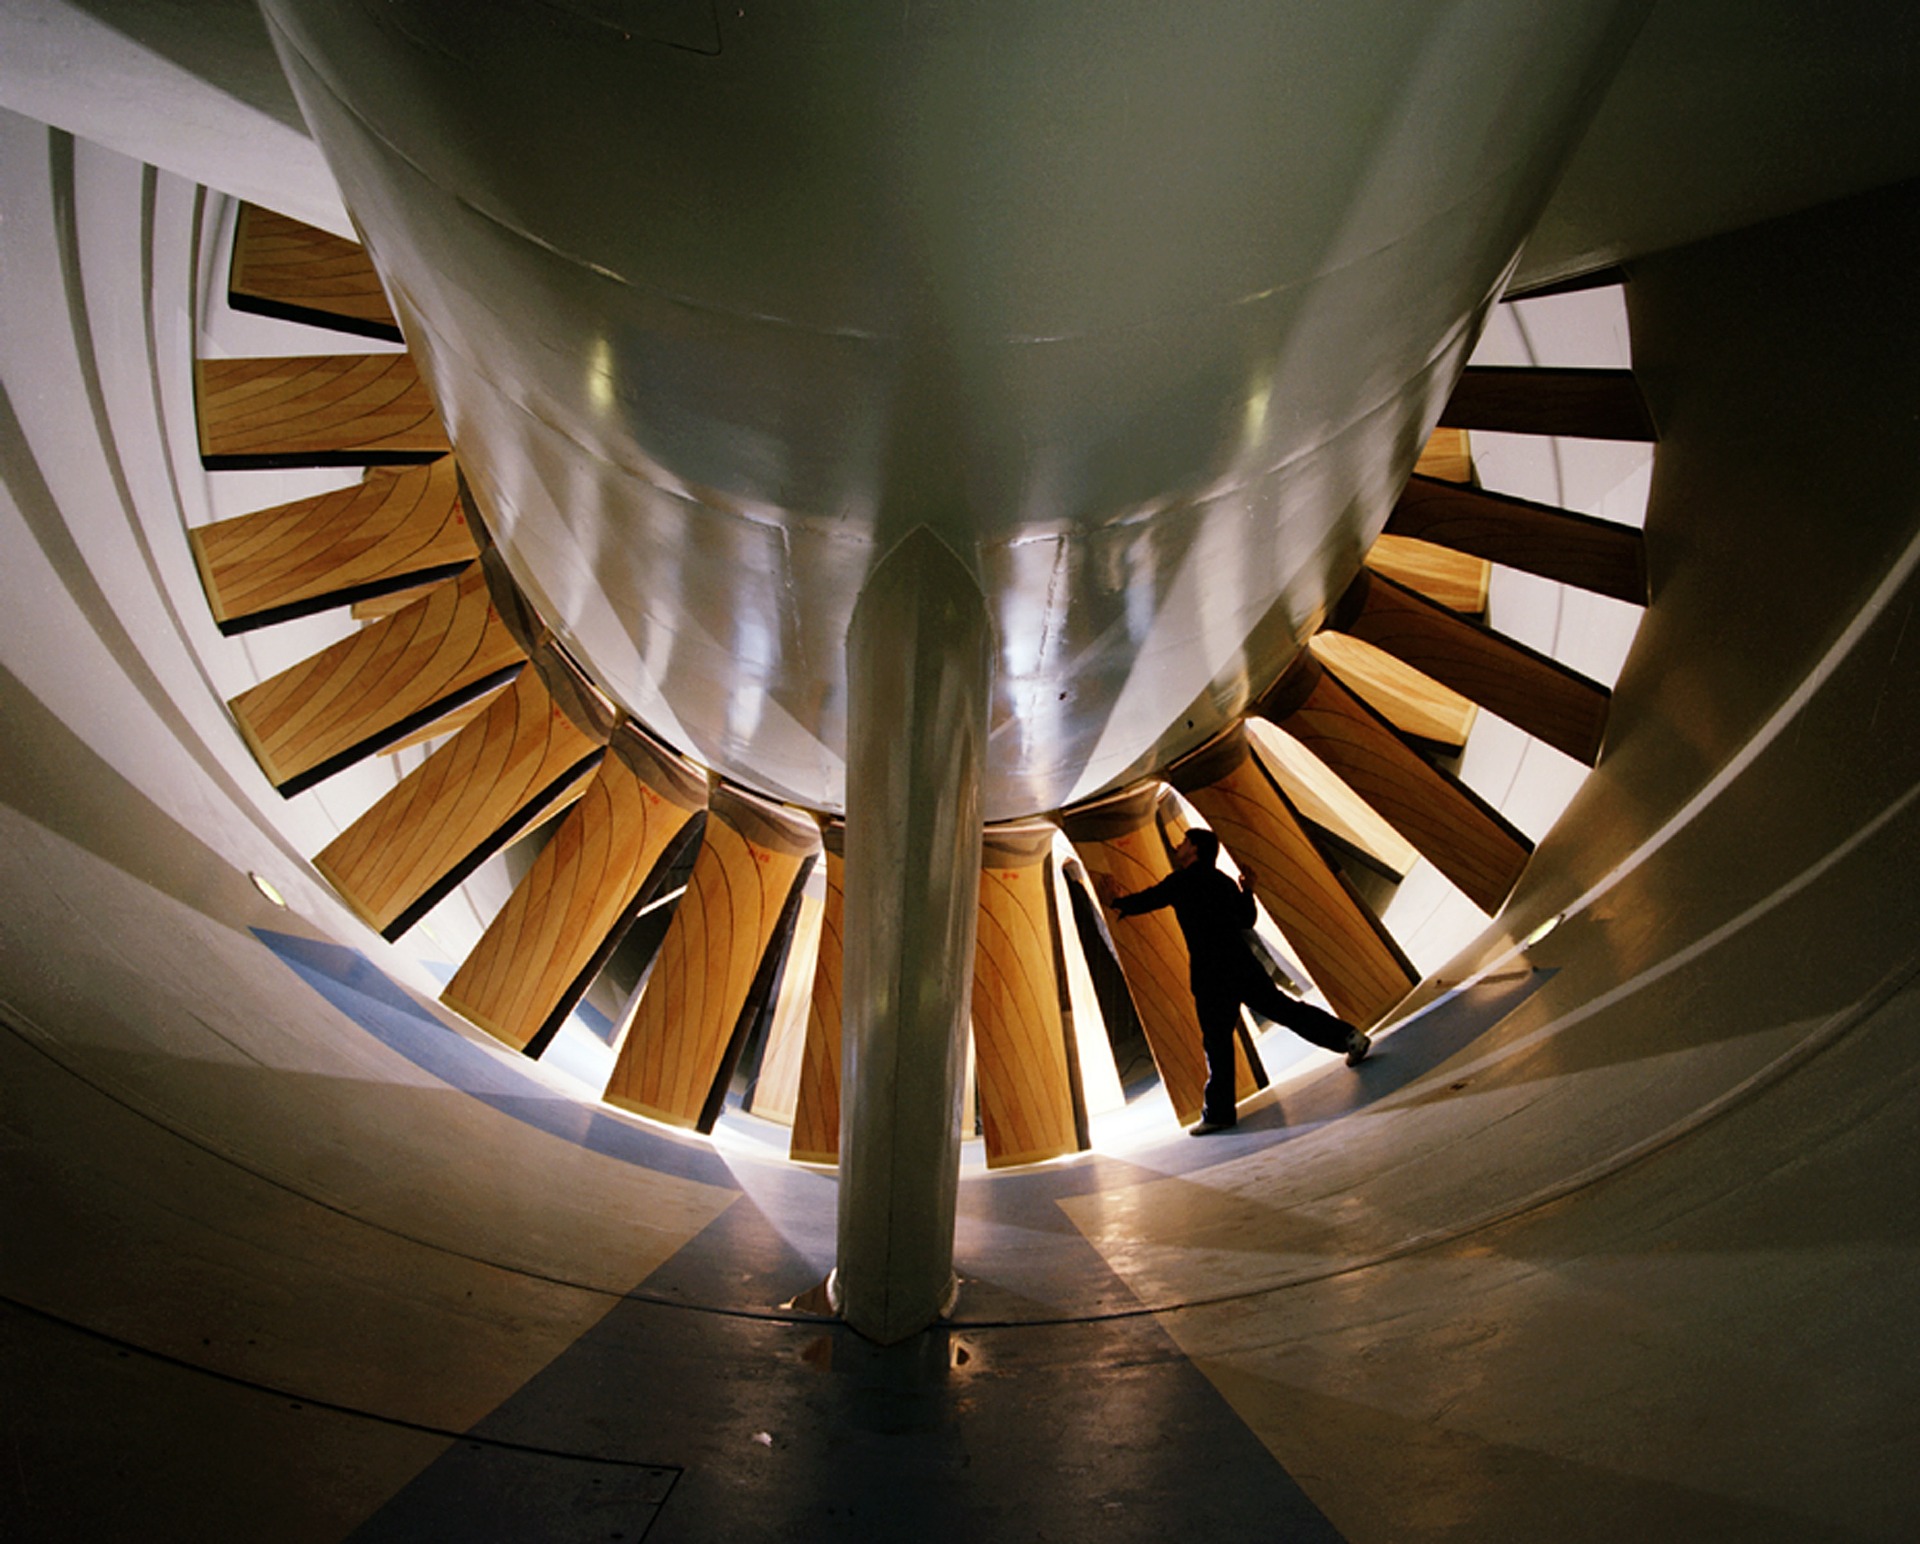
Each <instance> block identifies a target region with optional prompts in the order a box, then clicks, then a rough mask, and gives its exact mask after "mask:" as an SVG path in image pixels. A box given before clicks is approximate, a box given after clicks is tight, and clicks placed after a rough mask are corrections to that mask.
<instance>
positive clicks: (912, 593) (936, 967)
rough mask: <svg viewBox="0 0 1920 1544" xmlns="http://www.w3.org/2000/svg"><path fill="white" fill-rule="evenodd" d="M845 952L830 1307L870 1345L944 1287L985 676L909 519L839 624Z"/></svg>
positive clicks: (936, 543)
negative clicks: (847, 624) (848, 696)
mask: <svg viewBox="0 0 1920 1544" xmlns="http://www.w3.org/2000/svg"><path fill="white" fill-rule="evenodd" d="M847 673H848V678H849V684H850V686H851V689H852V702H851V710H850V712H849V715H848V755H847V790H848V804H849V810H850V813H849V816H848V819H847V836H846V880H845V884H846V926H845V933H844V937H845V940H846V945H845V947H846V954H845V960H844V964H843V967H842V975H841V986H842V995H841V1000H842V1003H843V1004H844V1006H843V1008H842V1022H841V1032H840V1197H839V1246H838V1264H837V1266H836V1268H835V1273H834V1284H835V1291H834V1298H835V1306H836V1307H837V1308H838V1309H839V1310H840V1312H841V1314H842V1315H843V1316H844V1317H845V1318H846V1320H847V1322H848V1323H849V1324H851V1325H852V1326H853V1327H854V1328H855V1329H857V1330H859V1331H860V1332H861V1333H862V1334H864V1335H867V1336H868V1337H869V1338H871V1339H873V1340H877V1341H880V1342H882V1343H883V1344H891V1343H892V1342H895V1341H898V1340H903V1339H905V1338H906V1337H907V1336H908V1335H911V1334H913V1333H915V1332H916V1331H918V1330H921V1329H924V1328H925V1327H926V1326H927V1325H928V1324H930V1323H932V1322H933V1320H934V1319H936V1318H937V1317H939V1315H940V1314H941V1313H942V1312H943V1311H944V1310H945V1309H946V1308H947V1307H948V1306H950V1304H951V1302H952V1298H953V1292H954V1276H953V1224H954V1202H955V1196H956V1193H957V1191H958V1187H959V1182H960V1136H961V1131H960V1120H961V1109H960V1106H961V1095H962V1090H963V1083H964V1071H965V1057H966V1041H967V1024H968V1012H969V1008H970V1004H971V999H972V995H973V991H972V987H973V948H974V930H975V926H976V922H977V918H978V913H979V895H980V840H981V836H980V833H981V816H980V806H981V785H982V778H983V773H984V770H985V764H986V743H987V701H988V695H989V691H990V689H991V686H992V682H993V649H992V631H991V628H990V627H989V625H988V618H987V607H986V597H985V596H984V595H983V594H982V593H981V591H980V586H979V584H978V582H977V581H976V579H975V578H974V576H973V574H971V573H970V572H969V571H968V570H967V568H966V566H965V565H964V564H963V563H962V562H961V561H960V559H959V558H958V557H957V556H956V555H955V554H954V552H953V550H952V549H951V548H950V547H949V546H948V545H947V544H946V543H945V542H944V541H943V540H941V539H940V537H939V536H938V535H936V534H935V533H934V531H933V530H932V528H931V527H929V526H926V525H921V526H918V527H916V528H915V529H914V530H913V531H911V532H910V533H909V534H908V535H907V536H906V537H905V538H904V539H903V540H902V541H901V542H900V543H899V545H898V546H896V547H895V548H894V549H893V550H892V551H891V552H890V553H888V554H887V555H886V557H885V558H883V559H882V560H881V562H880V565H879V567H877V568H876V569H875V570H874V572H873V577H872V578H871V579H870V580H869V581H868V582H867V587H866V590H865V591H864V592H863V593H862V595H861V597H860V601H859V604H858V605H856V606H855V607H854V612H853V626H852V628H851V630H850V631H849V633H848V636H847Z"/></svg>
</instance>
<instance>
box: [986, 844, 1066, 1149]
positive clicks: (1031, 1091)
mask: <svg viewBox="0 0 1920 1544" xmlns="http://www.w3.org/2000/svg"><path fill="white" fill-rule="evenodd" d="M1055 834H1056V832H1055V828H1054V827H1053V826H1052V825H1050V824H1048V823H1046V822H1044V821H1038V822H1031V823H1026V824H1021V825H1009V826H989V827H987V829H986V833H985V836H984V838H983V844H982V848H981V858H980V870H981V872H980V923H979V932H978V942H977V944H976V946H975V949H974V966H973V1046H974V1061H975V1075H976V1077H977V1078H978V1080H979V1088H980V1124H981V1133H982V1135H983V1136H984V1138H985V1140H986V1149H987V1167H988V1168H999V1167H1002V1166H1003V1165H1007V1164H1015V1163H1037V1162H1039V1161H1040V1160H1041V1159H1043V1158H1057V1157H1059V1156H1060V1155H1061V1154H1062V1153H1072V1152H1078V1151H1079V1150H1080V1149H1081V1147H1082V1146H1083V1143H1082V1142H1081V1132H1082V1131H1083V1130H1084V1128H1085V1125H1086V1118H1085V1114H1084V1112H1082V1111H1079V1110H1078V1109H1076V1104H1075V1100H1074V1077H1073V1068H1072V1063H1071V1062H1070V1060H1069V1058H1068V1055H1067V1021H1066V1016H1065V1015H1064V1014H1063V1013H1062V1011H1061V995H1062V990H1063V982H1062V981H1061V978H1060V974H1059V972H1058V970H1057V969H1056V967H1055V963H1054V962H1055V956H1056V949H1057V944H1056V940H1055V938H1054V926H1055V922H1054V917H1053V907H1052V903H1051V899H1050V896H1049V886H1050V883H1051V874H1050V869H1049V866H1048V865H1049V860H1050V858H1051V857H1052V853H1053V839H1054V836H1055Z"/></svg>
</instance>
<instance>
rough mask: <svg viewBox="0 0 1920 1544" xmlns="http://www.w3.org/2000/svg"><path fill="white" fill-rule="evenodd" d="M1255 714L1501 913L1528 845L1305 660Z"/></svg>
mask: <svg viewBox="0 0 1920 1544" xmlns="http://www.w3.org/2000/svg"><path fill="white" fill-rule="evenodd" d="M1257 711H1258V712H1259V714H1260V716H1262V717H1264V718H1269V719H1271V720H1272V721H1273V722H1274V723H1276V724H1278V725H1279V726H1280V727H1281V728H1283V729H1285V730H1286V731H1287V732H1288V733H1289V734H1291V735H1293V736H1294V737H1295V738H1296V739H1298V740H1299V741H1300V742H1301V743H1302V744H1303V745H1305V746H1306V747H1307V749H1309V750H1311V751H1312V752H1313V753H1314V754H1315V755H1316V756H1318V757H1319V758H1320V759H1321V761H1323V762H1325V763H1326V765H1327V767H1328V768H1329V769H1331V770H1332V771H1333V772H1334V773H1335V774H1336V775H1337V776H1338V777H1339V778H1340V780H1341V781H1342V782H1344V783H1345V784H1346V785H1347V786H1348V787H1349V788H1351V789H1353V791H1354V792H1355V793H1357V794H1358V795H1359V796H1360V797H1361V798H1363V799H1365V800H1366V801H1367V803H1368V804H1370V805H1372V806H1373V808H1374V809H1375V810H1376V811H1377V812H1378V813H1379V814H1380V815H1381V816H1382V817H1383V818H1385V819H1386V820H1387V821H1388V822H1389V823H1390V824H1392V826H1393V827H1394V829H1395V830H1397V831H1399V832H1400V834H1401V835H1402V836H1404V837H1406V839H1407V840H1408V841H1410V842H1412V843H1413V845H1414V846H1415V847H1417V848H1419V850H1420V851H1421V853H1422V854H1424V855H1425V857H1426V858H1427V860H1428V861H1429V862H1430V863H1432V864H1433V866H1434V867H1435V868H1437V869H1439V870H1440V872H1441V873H1443V874H1445V875H1446V876H1447V878H1448V879H1450V880H1452V881H1453V883H1454V884H1456V885H1458V886H1459V887H1460V889H1461V890H1462V891H1463V892H1464V893H1465V894H1466V896H1467V898H1468V899H1469V900H1471V901H1472V902H1473V903H1474V904H1475V905H1476V906H1478V907H1479V908H1480V909H1481V910H1482V911H1484V912H1487V913H1488V914H1489V915H1491V914H1492V913H1493V912H1496V911H1498V910H1499V909H1500V906H1501V905H1502V903H1503V902H1505V900H1506V898H1507V896H1508V895H1509V894H1510V893H1511V892H1512V890H1513V887H1514V885H1515V884H1516V883H1518V882H1519V879H1520V872H1521V870H1522V869H1524V868H1525V867H1526V865H1527V859H1528V858H1529V857H1531V856H1532V853H1533V844H1532V843H1531V842H1529V841H1528V840H1527V839H1526V837H1525V836H1523V835H1521V833H1520V832H1519V831H1517V830H1516V829H1515V828H1514V827H1513V826H1512V824H1511V823H1509V822H1508V821H1506V820H1505V819H1503V818H1502V817H1501V816H1500V814H1499V813H1498V812H1497V811H1495V810H1494V809H1492V808H1491V807H1490V806H1489V805H1487V804H1486V803H1485V802H1484V801H1483V800H1481V799H1480V798H1478V797H1477V796H1476V795H1475V794H1474V793H1473V792H1472V790H1470V789H1468V788H1467V787H1466V786H1465V785H1464V784H1462V783H1460V782H1458V781H1457V780H1455V779H1453V778H1450V777H1448V776H1447V775H1446V774H1445V773H1443V772H1441V771H1439V770H1438V769H1436V768H1435V767H1433V766H1432V765H1431V764H1430V763H1428V762H1427V761H1425V760H1423V759H1422V758H1421V757H1420V756H1419V755H1417V754H1416V753H1415V752H1414V751H1413V750H1412V749H1411V748H1410V747H1409V746H1408V745H1407V743H1406V742H1405V741H1404V740H1402V739H1401V738H1400V737H1399V736H1398V735H1396V734H1395V733H1394V732H1393V729H1392V727H1391V726H1390V725H1389V724H1388V723H1387V722H1386V720H1384V719H1382V718H1381V717H1380V716H1379V715H1378V714H1376V713H1375V712H1373V710H1372V709H1370V708H1368V707H1367V706H1366V705H1365V704H1364V703H1362V702H1361V701H1360V700H1359V699H1358V698H1357V697H1355V696H1354V695H1353V694H1352V693H1351V692H1349V691H1348V690H1347V689H1346V688H1345V687H1343V686H1342V685H1340V683H1339V682H1338V681H1336V680H1334V678H1333V677H1332V676H1331V675H1330V674H1328V672H1327V671H1326V670H1325V669H1324V668H1323V667H1322V666H1321V665H1320V664H1319V663H1318V662H1317V661H1315V660H1313V659H1312V658H1311V657H1307V658H1305V659H1303V660H1302V661H1301V662H1300V663H1299V664H1298V665H1297V666H1296V668H1295V669H1294V670H1292V671H1289V672H1288V674H1287V676H1286V677H1285V678H1284V679H1283V680H1282V681H1281V682H1280V683H1279V684H1278V685H1277V686H1276V687H1275V688H1274V689H1273V691H1271V692H1269V693H1268V694H1267V696H1266V697H1265V698H1264V699H1263V700H1262V701H1261V703H1260V704H1259V706H1258V708H1257Z"/></svg>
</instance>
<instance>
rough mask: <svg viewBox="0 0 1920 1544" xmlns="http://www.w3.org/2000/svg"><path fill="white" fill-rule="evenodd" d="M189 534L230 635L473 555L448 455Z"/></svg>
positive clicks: (451, 567)
mask: <svg viewBox="0 0 1920 1544" xmlns="http://www.w3.org/2000/svg"><path fill="white" fill-rule="evenodd" d="M187 540H188V544H189V545H190V546H191V547H192V548H193V556H194V561H195V562H196V563H197V564H198V565H199V569H200V581H201V583H202V585H204V586H205V588H206V592H207V603H208V605H209V606H210V607H211V608H212V610H213V619H214V621H215V622H216V623H218V624H219V627H220V631H221V632H223V633H228V634H233V633H240V632H246V631H248V630H249V629H252V628H255V627H265V626H267V625H269V624H271V623H274V622H283V621H287V620H289V619H291V618H293V617H299V616H306V615H308V614H309V613H312V612H315V611H322V610H325V609H326V608H328V607H330V606H344V605H348V604H351V603H353V602H355V601H360V600H365V599H371V598H374V597H378V596H384V595H388V594H391V593H393V592H396V591H405V590H407V589H410V588H414V587H417V586H420V585H424V584H428V583H432V582H433V581H435V580H438V579H444V578H447V577H449V576H451V575H453V574H456V573H458V572H459V571H460V570H461V569H463V568H465V567H466V566H467V564H468V563H470V562H472V561H473V560H474V559H475V558H476V557H478V556H479V555H480V547H479V544H478V543H477V542H476V541H475V540H474V537H473V531H472V529H471V528H470V527H469V526H468V524H467V517H466V513H465V511H464V510H463V509H462V508H461V505H460V491H459V485H458V478H457V476H456V474H455V472H454V465H453V458H452V457H451V456H442V457H441V458H440V459H439V460H437V461H434V462H431V463H429V464H428V465H426V466H421V467H410V468H408V469H406V470H405V471H388V470H383V469H380V468H375V469H374V470H372V471H369V472H368V473H367V474H366V476H365V477H364V478H363V479H362V480H361V481H360V482H359V483H358V484H356V485H355V486H354V487H351V488H342V489H340V490H339V491H338V492H335V493H323V494H319V495H317V496H316V497H314V498H307V499H296V500H294V501H293V502H292V503H290V504H277V505H275V506H274V507H273V508H271V509H262V510H256V511H255V512H254V513H252V514H249V515H239V516H237V517H235V518H234V519H232V520H221V521H217V522H216V523H214V524H212V525H203V526H198V527H196V528H195V529H193V530H191V531H189V532H187Z"/></svg>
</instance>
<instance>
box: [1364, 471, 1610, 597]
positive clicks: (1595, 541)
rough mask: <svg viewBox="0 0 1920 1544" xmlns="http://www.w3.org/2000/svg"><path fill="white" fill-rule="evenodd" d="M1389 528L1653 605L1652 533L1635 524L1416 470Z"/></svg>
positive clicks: (1579, 586) (1391, 531) (1599, 592)
mask: <svg viewBox="0 0 1920 1544" xmlns="http://www.w3.org/2000/svg"><path fill="white" fill-rule="evenodd" d="M1386 533H1387V535H1389V536H1398V537H1412V538H1416V539H1418V540H1420V541H1424V542H1432V543H1433V544H1434V545H1436V546H1440V547H1448V548H1451V549H1452V550H1453V551H1455V552H1465V553H1470V554H1472V555H1473V556H1475V557H1479V558H1485V559H1487V560H1488V561H1490V562H1494V563H1504V564H1505V565H1506V566H1507V567H1509V568H1517V569H1520V570H1522V571H1523V572H1525V573H1529V574H1538V575H1539V576H1540V577H1541V578H1542V579H1555V580H1558V581H1559V582H1560V583H1561V584H1570V585H1572V586H1574V588H1576V589H1581V590H1589V591H1591V592H1592V593H1593V594H1595V595H1607V596H1611V597H1612V598H1613V599H1615V600H1624V601H1629V602H1631V603H1632V604H1633V605H1636V606H1644V605H1645V604H1646V603H1647V543H1646V538H1645V536H1643V535H1642V534H1641V533H1640V532H1639V531H1638V530H1636V529H1635V528H1634V527H1633V526H1630V525H1617V524H1615V523H1614V522H1613V521H1610V520H1596V519H1595V518H1594V517H1593V516H1591V515H1581V514H1576V513H1574V512H1573V511H1572V510H1567V509H1555V508H1554V507H1553V506H1552V505H1551V504H1535V503H1533V502H1531V501H1530V500H1527V499H1516V498H1512V497H1510V496H1509V495H1507V494H1504V493H1488V492H1486V491H1484V490H1483V489H1480V488H1467V487H1461V486H1459V485H1457V484H1453V483H1447V482H1441V481H1439V480H1438V479H1436V478H1431V477H1420V476H1415V477H1414V478H1412V479H1411V480H1409V482H1408V483H1407V486H1406V490H1405V491H1404V492H1403V493H1402V494H1401V495H1400V501H1399V502H1398V503H1397V504H1395V505H1394V507H1393V513H1392V514H1391V515H1389V516H1388V517H1387V528H1386ZM1391 577H1394V578H1396V579H1397V578H1399V577H1400V576H1399V575H1397V574H1395V575H1392V576H1391ZM1402 582H1404V581H1402ZM1413 588H1416V589H1417V588H1419V586H1417V585H1416V586H1414V587H1413Z"/></svg>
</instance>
